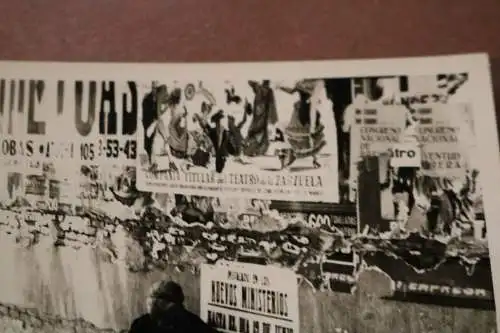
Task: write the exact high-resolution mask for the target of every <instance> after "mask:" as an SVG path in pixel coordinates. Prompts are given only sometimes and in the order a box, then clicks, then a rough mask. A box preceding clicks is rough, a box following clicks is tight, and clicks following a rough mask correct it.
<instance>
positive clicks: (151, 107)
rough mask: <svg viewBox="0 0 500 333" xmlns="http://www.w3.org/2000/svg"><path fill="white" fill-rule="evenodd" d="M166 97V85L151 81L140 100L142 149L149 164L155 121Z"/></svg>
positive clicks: (151, 154)
mask: <svg viewBox="0 0 500 333" xmlns="http://www.w3.org/2000/svg"><path fill="white" fill-rule="evenodd" d="M167 99H168V93H167V86H166V85H160V86H157V85H156V83H153V87H152V88H151V91H150V92H149V93H148V94H146V96H144V99H143V100H142V126H143V128H144V150H145V151H146V153H147V155H148V159H149V163H150V165H152V164H153V161H154V155H153V142H154V138H155V134H156V131H157V128H156V122H157V121H158V119H159V117H160V116H161V114H162V113H163V108H164V105H165V104H166V102H167Z"/></svg>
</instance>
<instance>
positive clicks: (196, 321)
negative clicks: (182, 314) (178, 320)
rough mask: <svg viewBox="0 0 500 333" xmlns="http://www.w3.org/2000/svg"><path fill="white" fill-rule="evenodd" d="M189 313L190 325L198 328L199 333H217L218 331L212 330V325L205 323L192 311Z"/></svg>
mask: <svg viewBox="0 0 500 333" xmlns="http://www.w3.org/2000/svg"><path fill="white" fill-rule="evenodd" d="M188 313H189V317H190V318H189V320H190V323H191V324H192V325H193V326H194V328H196V330H197V331H199V332H206V333H217V332H218V331H217V330H216V329H214V328H212V327H211V326H210V325H208V324H207V323H205V322H204V321H203V320H202V319H201V318H200V317H199V316H197V315H195V314H194V313H192V312H191V311H188Z"/></svg>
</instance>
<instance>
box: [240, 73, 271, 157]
mask: <svg viewBox="0 0 500 333" xmlns="http://www.w3.org/2000/svg"><path fill="white" fill-rule="evenodd" d="M248 84H249V85H250V87H251V88H252V90H253V92H254V94H255V96H254V100H253V106H252V108H251V112H250V113H251V115H252V121H251V123H250V127H249V128H248V133H247V136H246V139H245V140H244V144H243V153H244V154H245V155H246V156H249V157H255V156H263V155H265V154H266V153H267V150H268V149H269V145H270V138H269V126H270V125H275V124H276V123H277V122H278V112H277V110H276V100H275V97H274V91H273V89H272V88H271V84H270V81H269V80H263V81H262V83H259V82H257V81H248ZM247 110H250V108H247Z"/></svg>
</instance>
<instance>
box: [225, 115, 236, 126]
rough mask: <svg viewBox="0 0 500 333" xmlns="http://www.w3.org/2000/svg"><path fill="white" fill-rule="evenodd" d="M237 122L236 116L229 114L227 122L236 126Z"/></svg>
mask: <svg viewBox="0 0 500 333" xmlns="http://www.w3.org/2000/svg"><path fill="white" fill-rule="evenodd" d="M235 122H236V121H235V119H234V117H233V116H227V124H228V125H229V126H234V124H235Z"/></svg>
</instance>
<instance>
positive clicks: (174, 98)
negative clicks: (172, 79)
mask: <svg viewBox="0 0 500 333" xmlns="http://www.w3.org/2000/svg"><path fill="white" fill-rule="evenodd" d="M181 97H182V90H181V89H180V88H175V89H174V90H172V92H171V93H170V95H169V96H168V104H169V105H171V106H176V105H178V104H179V103H180V102H181Z"/></svg>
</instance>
